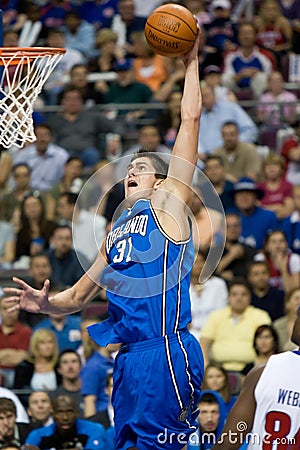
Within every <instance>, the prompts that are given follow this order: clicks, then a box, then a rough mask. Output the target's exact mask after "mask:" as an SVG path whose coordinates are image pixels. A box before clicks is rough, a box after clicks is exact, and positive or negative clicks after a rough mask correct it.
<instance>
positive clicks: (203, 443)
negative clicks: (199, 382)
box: [187, 390, 227, 450]
mask: <svg viewBox="0 0 300 450" xmlns="http://www.w3.org/2000/svg"><path fill="white" fill-rule="evenodd" d="M198 407H199V409H200V414H199V417H198V422H199V429H198V430H197V431H196V432H195V433H193V434H192V435H191V436H190V438H189V443H188V446H187V450H192V449H201V450H208V449H210V448H212V446H213V445H214V443H215V442H216V441H217V439H218V437H219V436H220V435H221V432H222V430H223V427H224V424H225V420H226V417H227V409H226V404H225V402H224V400H223V398H222V397H221V395H220V394H219V393H218V392H216V391H211V390H204V391H202V392H201V396H200V401H199V404H198ZM213 422H214V423H213Z"/></svg>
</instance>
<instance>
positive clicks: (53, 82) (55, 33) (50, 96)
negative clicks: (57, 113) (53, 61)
mask: <svg viewBox="0 0 300 450" xmlns="http://www.w3.org/2000/svg"><path fill="white" fill-rule="evenodd" d="M46 44H47V46H48V47H53V48H65V47H66V39H65V34H64V32H63V31H62V29H58V28H52V29H51V28H50V30H49V31H48V36H47V41H46ZM83 62H84V57H83V55H82V53H81V52H80V51H78V50H76V49H73V48H67V49H66V53H65V54H64V55H63V57H62V58H61V60H60V61H59V63H58V64H57V66H56V67H55V68H54V70H53V71H52V72H51V74H50V75H49V78H48V79H47V81H46V83H45V84H44V87H43V96H44V97H45V99H46V102H47V104H48V105H57V104H58V99H59V95H60V93H61V92H62V90H63V89H64V87H65V85H66V82H67V80H66V78H67V77H68V76H69V75H70V71H71V69H72V67H73V66H74V65H75V64H82V63H83Z"/></svg>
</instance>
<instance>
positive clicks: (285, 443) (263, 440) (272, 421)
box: [213, 308, 300, 450]
mask: <svg viewBox="0 0 300 450" xmlns="http://www.w3.org/2000/svg"><path fill="white" fill-rule="evenodd" d="M292 340H293V342H294V343H295V344H296V345H297V346H300V308H299V310H298V317H297V319H296V322H295V324H294V328H293V333H292ZM299 350H300V349H299V348H298V350H295V351H288V352H284V353H280V354H278V355H273V356H271V357H270V359H269V361H268V362H267V364H266V365H264V366H259V367H258V368H257V369H253V370H252V371H251V372H250V373H249V374H248V375H247V377H246V379H245V382H244V386H243V389H242V391H241V393H240V395H239V397H238V399H237V401H236V403H235V404H234V406H233V407H232V409H231V411H230V413H229V416H228V418H227V421H226V424H225V427H224V429H223V434H222V435H221V436H220V438H219V442H218V444H217V445H215V446H214V447H213V450H221V449H222V450H236V449H238V448H240V447H241V444H242V442H243V440H245V439H246V442H248V447H247V449H249V450H258V449H262V450H297V449H298V450H299V449H300V377H299V373H300V351H299ZM247 433H249V435H248V436H247V437H246V435H247ZM243 448H244V446H243Z"/></svg>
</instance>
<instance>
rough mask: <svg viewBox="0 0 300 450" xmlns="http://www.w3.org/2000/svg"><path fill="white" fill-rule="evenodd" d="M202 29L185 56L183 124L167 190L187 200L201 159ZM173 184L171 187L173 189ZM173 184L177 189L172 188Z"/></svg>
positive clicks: (183, 58)
mask: <svg viewBox="0 0 300 450" xmlns="http://www.w3.org/2000/svg"><path fill="white" fill-rule="evenodd" d="M200 33H201V31H200V29H199V31H198V36H197V38H196V41H195V44H194V46H193V48H192V50H191V51H190V52H188V53H186V54H185V55H183V56H182V57H181V59H182V61H183V63H184V65H185V67H186V73H185V82H184V90H183V97H182V102H181V125H180V128H179V131H178V135H177V138H176V141H175V144H174V148H173V154H172V155H173V157H172V158H171V161H170V167H169V172H168V179H167V180H166V188H167V189H169V188H171V189H172V187H174V188H175V189H176V191H177V192H178V195H179V196H180V197H181V198H182V199H183V200H184V201H187V200H188V199H189V198H190V189H189V186H190V185H191V183H192V179H193V174H194V169H195V164H196V162H197V158H198V134H199V122H200V116H201V110H202V98H201V91H200V82H199V72H198V48H199V38H200ZM170 183H171V186H170ZM172 185H173V186H172Z"/></svg>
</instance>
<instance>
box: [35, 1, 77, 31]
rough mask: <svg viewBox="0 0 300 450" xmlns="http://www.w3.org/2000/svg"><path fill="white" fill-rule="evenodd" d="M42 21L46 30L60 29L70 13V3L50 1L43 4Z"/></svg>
mask: <svg viewBox="0 0 300 450" xmlns="http://www.w3.org/2000/svg"><path fill="white" fill-rule="evenodd" d="M42 5H43V7H42V9H41V20H42V23H43V25H44V26H45V27H46V28H60V27H62V26H63V24H64V23H65V18H66V14H67V12H68V11H70V9H71V6H70V3H69V2H68V1H67V2H61V1H57V0H50V1H49V2H47V3H46V4H45V3H44V2H43V3H42Z"/></svg>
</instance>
